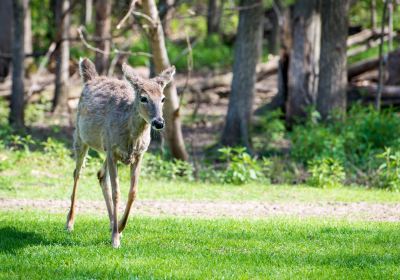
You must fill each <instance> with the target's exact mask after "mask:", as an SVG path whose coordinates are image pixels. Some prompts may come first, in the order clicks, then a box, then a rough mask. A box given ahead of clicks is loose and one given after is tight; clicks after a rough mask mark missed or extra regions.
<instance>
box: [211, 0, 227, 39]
mask: <svg viewBox="0 0 400 280" xmlns="http://www.w3.org/2000/svg"><path fill="white" fill-rule="evenodd" d="M223 6H224V0H208V11H207V35H211V34H215V33H219V29H220V23H221V16H222V10H223Z"/></svg>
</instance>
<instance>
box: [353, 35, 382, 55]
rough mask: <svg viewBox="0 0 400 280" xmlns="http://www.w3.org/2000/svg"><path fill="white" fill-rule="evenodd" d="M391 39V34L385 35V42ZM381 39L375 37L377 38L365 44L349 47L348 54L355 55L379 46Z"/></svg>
mask: <svg viewBox="0 0 400 280" xmlns="http://www.w3.org/2000/svg"><path fill="white" fill-rule="evenodd" d="M388 40H389V36H388V35H385V37H384V38H383V41H384V42H387V41H388ZM380 42H381V40H380V39H375V40H368V41H367V42H366V43H365V44H363V45H360V46H358V47H355V48H352V49H349V50H348V51H347V56H348V57H349V56H355V55H357V54H360V53H362V52H365V51H366V50H368V49H370V48H374V47H377V46H379V44H380Z"/></svg>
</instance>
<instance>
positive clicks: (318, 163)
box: [307, 157, 346, 188]
mask: <svg viewBox="0 0 400 280" xmlns="http://www.w3.org/2000/svg"><path fill="white" fill-rule="evenodd" d="M308 171H309V172H310V177H309V179H308V180H307V183H308V184H309V185H311V186H314V187H319V188H326V187H327V188H331V187H338V186H341V185H342V183H343V181H344V179H345V177H346V174H345V172H344V168H343V166H342V164H341V163H340V162H339V161H338V160H336V159H333V158H329V157H328V158H323V159H317V160H313V161H311V162H310V163H309V169H308Z"/></svg>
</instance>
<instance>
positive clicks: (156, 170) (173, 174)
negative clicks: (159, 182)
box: [142, 153, 193, 180]
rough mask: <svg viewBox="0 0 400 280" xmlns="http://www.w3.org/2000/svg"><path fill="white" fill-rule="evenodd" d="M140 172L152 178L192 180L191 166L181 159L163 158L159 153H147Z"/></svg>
mask: <svg viewBox="0 0 400 280" xmlns="http://www.w3.org/2000/svg"><path fill="white" fill-rule="evenodd" d="M142 172H144V173H146V174H149V175H150V176H152V177H154V178H166V179H177V178H181V179H186V180H193V166H192V164H191V163H189V162H186V161H182V160H177V159H173V160H164V159H163V158H162V157H161V156H160V155H153V154H150V153H147V154H146V155H145V156H144V160H143V164H142Z"/></svg>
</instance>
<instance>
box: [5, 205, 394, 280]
mask: <svg viewBox="0 0 400 280" xmlns="http://www.w3.org/2000/svg"><path fill="white" fill-rule="evenodd" d="M64 220H65V215H58V214H57V215H56V214H48V213H40V212H22V211H20V212H19V211H17V212H14V213H11V212H0V264H1V265H0V278H2V279H17V278H18V279H20V278H24V279H60V278H68V279H71V278H74V279H89V278H90V279H99V278H115V279H166V278H167V279H212V278H215V279H222V278H224V279H304V278H308V279H399V278H400V226H399V224H398V223H377V222H372V223H361V222H356V223H354V222H352V223H350V222H343V221H338V220H334V221H333V220H325V221H323V220H315V219H314V220H313V219H307V220H297V219H279V220H278V219H272V220H266V221H243V220H242V221H236V220H191V219H161V218H134V219H131V220H130V223H129V225H128V228H127V230H126V231H125V232H124V236H123V239H122V248H120V249H118V250H115V249H112V248H111V246H110V242H109V239H110V234H109V230H108V223H107V220H106V218H105V217H104V218H99V217H92V216H83V215H81V216H79V218H78V220H77V223H76V226H75V231H74V232H73V233H72V234H68V233H67V232H65V231H64Z"/></svg>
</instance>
